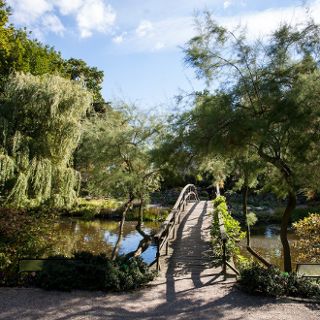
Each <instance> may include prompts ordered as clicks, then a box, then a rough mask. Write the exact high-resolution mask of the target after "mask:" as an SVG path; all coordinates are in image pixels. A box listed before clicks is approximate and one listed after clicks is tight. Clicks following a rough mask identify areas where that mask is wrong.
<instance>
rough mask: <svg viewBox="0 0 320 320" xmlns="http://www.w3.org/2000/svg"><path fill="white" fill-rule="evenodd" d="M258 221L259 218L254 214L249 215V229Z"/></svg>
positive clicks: (249, 213)
mask: <svg viewBox="0 0 320 320" xmlns="http://www.w3.org/2000/svg"><path fill="white" fill-rule="evenodd" d="M257 221H258V218H257V216H256V214H255V213H254V212H248V213H247V224H248V226H249V227H252V226H254V225H255V224H256V223H257Z"/></svg>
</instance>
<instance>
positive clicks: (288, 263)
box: [280, 191, 297, 272]
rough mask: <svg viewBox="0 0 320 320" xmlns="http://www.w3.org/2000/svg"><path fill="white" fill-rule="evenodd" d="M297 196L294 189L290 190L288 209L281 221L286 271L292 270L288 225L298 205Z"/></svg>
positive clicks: (281, 237)
mask: <svg viewBox="0 0 320 320" xmlns="http://www.w3.org/2000/svg"><path fill="white" fill-rule="evenodd" d="M296 204H297V198H296V194H295V192H293V191H289V192H288V201H287V206H286V209H285V210H284V213H283V216H282V221H281V230H280V239H281V243H282V246H283V265H284V271H285V272H291V271H292V265H291V253H290V246H289V241H288V225H289V220H290V217H291V214H292V212H293V210H294V208H295V207H296Z"/></svg>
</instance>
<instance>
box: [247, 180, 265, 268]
mask: <svg viewBox="0 0 320 320" xmlns="http://www.w3.org/2000/svg"><path fill="white" fill-rule="evenodd" d="M248 194H249V187H248V186H247V185H246V186H244V187H243V189H242V212H243V216H244V219H245V222H246V225H247V250H248V252H250V253H251V254H252V255H253V256H254V257H255V258H256V259H258V260H259V261H260V262H262V263H263V264H264V265H265V266H266V267H270V266H271V263H269V262H268V261H267V260H266V259H265V258H264V257H262V256H261V255H260V254H259V253H258V252H256V251H255V250H253V249H252V248H251V238H250V225H249V223H248V217H247V214H248Z"/></svg>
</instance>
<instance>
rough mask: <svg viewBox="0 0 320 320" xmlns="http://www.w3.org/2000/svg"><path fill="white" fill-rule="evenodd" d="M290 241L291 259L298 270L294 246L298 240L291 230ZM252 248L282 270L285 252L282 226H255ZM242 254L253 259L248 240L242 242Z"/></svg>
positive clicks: (289, 233) (252, 231)
mask: <svg viewBox="0 0 320 320" xmlns="http://www.w3.org/2000/svg"><path fill="white" fill-rule="evenodd" d="M288 239H289V243H290V248H291V257H292V262H293V269H294V270H295V268H296V262H297V261H296V252H295V248H294V244H295V242H296V240H297V237H296V235H295V234H294V233H293V231H291V230H289V232H288ZM251 247H252V248H253V249H254V250H255V251H257V252H258V253H259V254H260V255H262V256H263V257H264V258H265V259H266V260H267V261H269V262H270V263H272V264H274V265H276V266H278V267H280V268H282V264H283V252H282V244H281V241H280V226H278V225H268V226H255V227H253V228H252V230H251ZM240 248H241V254H242V255H244V256H246V257H251V255H250V253H248V251H247V250H246V239H243V240H241V242H240Z"/></svg>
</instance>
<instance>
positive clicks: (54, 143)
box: [0, 73, 91, 207]
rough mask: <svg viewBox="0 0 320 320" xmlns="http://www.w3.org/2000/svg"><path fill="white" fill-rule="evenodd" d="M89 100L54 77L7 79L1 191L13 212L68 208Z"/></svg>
mask: <svg viewBox="0 0 320 320" xmlns="http://www.w3.org/2000/svg"><path fill="white" fill-rule="evenodd" d="M90 104H91V95H90V94H89V93H88V92H87V91H86V90H85V89H83V87H82V85H81V84H80V83H77V82H72V81H70V80H66V79H63V78H61V77H59V76H56V75H43V76H32V75H29V74H22V73H17V74H14V75H11V76H10V77H9V81H8V83H7V85H6V87H5V94H4V99H3V100H2V101H1V104H0V132H1V136H0V168H1V171H0V172H1V174H0V184H1V185H0V187H1V189H0V190H1V197H2V202H3V203H4V204H5V205H12V206H26V205H30V206H36V205H40V204H44V203H46V204H48V205H52V206H56V207H64V206H67V207H68V206H71V205H72V204H73V202H74V200H75V198H76V195H77V192H78V189H79V183H80V180H79V179H80V176H79V173H78V172H77V171H75V170H74V169H73V167H72V159H73V158H72V157H73V153H74V151H75V149H76V147H77V146H78V143H79V139H80V135H81V131H82V122H81V121H82V118H83V117H84V116H85V114H86V111H87V110H88V108H89V107H90Z"/></svg>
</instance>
